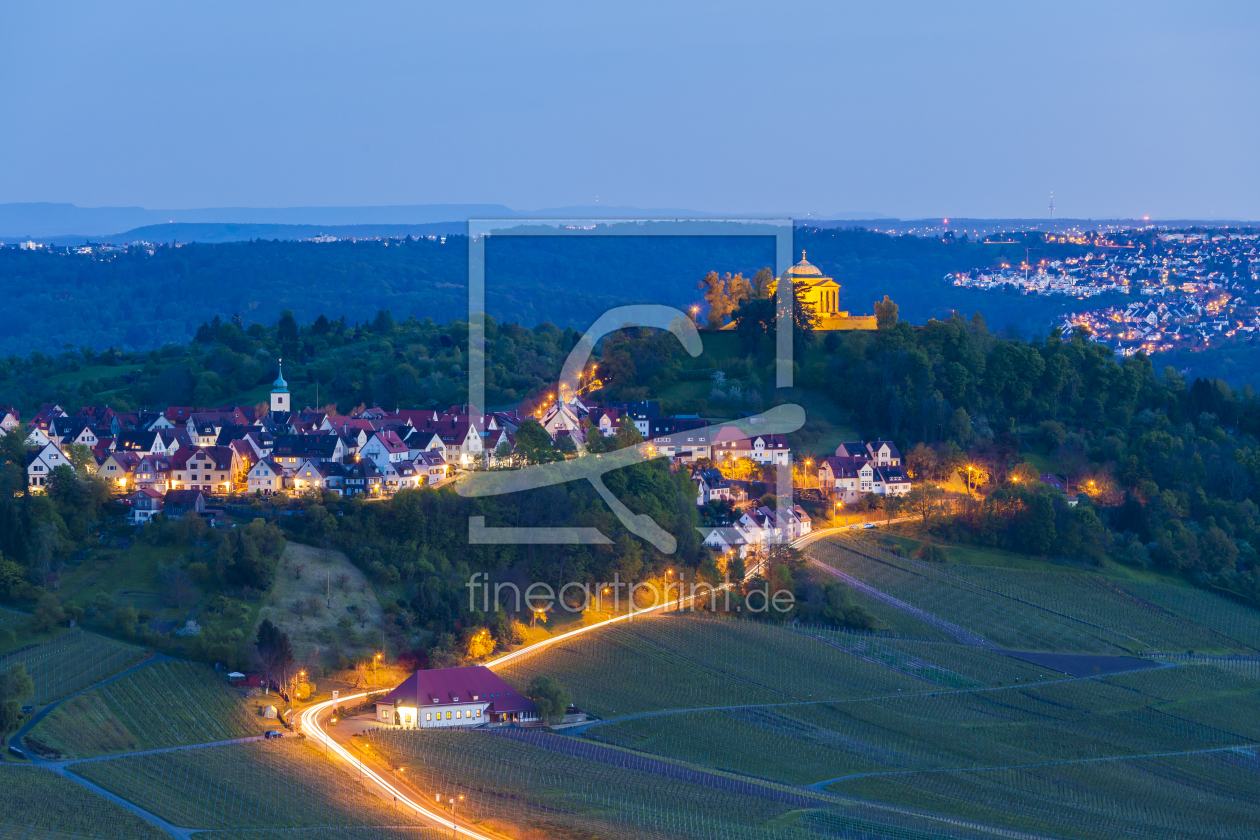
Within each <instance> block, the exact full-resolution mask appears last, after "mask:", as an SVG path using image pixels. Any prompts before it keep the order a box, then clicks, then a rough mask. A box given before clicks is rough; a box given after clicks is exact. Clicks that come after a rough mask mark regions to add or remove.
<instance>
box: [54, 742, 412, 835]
mask: <svg viewBox="0 0 1260 840" xmlns="http://www.w3.org/2000/svg"><path fill="white" fill-rule="evenodd" d="M74 767H75V772H78V773H80V774H81V775H83V776H84V777H86V778H88V779H91V780H92V781H94V782H96V783H97V784H99V785H101V786H103V787H105V788H107V789H109V790H111V791H113V792H114V793H117V794H118V795H119V796H123V797H125V798H127V799H129V800H131V801H132V802H135V803H136V804H138V805H140V806H141V807H142V808H145V809H146V810H149V811H151V812H153V813H155V814H157V815H159V816H161V817H162V818H163V819H166V820H168V821H170V822H172V823H174V824H175V825H180V826H187V827H189V828H199V829H221V830H234V831H240V830H243V829H253V830H254V833H253V836H255V837H257V836H259V834H258V833H257V830H258V829H281V828H303V829H305V828H321V829H329V828H337V829H343V828H355V827H363V826H372V827H375V826H398V825H401V826H411V825H418V823H416V822H415V820H414V819H412V818H410V817H408V816H407V814H406V812H402V811H398V812H396V811H395V810H394V809H393V808H392V807H390V806H388V805H387V804H386V803H385V802H384V801H383V800H381V799H379V798H378V797H376V796H374V795H373V794H370V793H368V792H367V790H366V789H364V788H362V787H360V786H359V785H358V784H357V783H355V782H354V781H353V780H351V778H350V777H349V776H347V775H346V772H345V770H344V769H343V768H341V767H337V766H334V765H333V764H332V763H331V762H330V761H329V760H328V759H326V758H325V757H324V753H323V752H322V751H321V750H317V749H315V748H314V747H312V746H309V745H308V744H307V743H306V742H304V741H302V740H300V739H298V738H286V739H282V740H279V741H252V742H250V743H247V744H233V745H228V746H219V747H204V748H200V749H190V750H173V751H169V752H161V753H150V754H148V755H137V756H127V757H122V758H111V759H105V760H102V761H92V762H85V763H83V764H78V765H75V766H74ZM302 836H305V835H302Z"/></svg>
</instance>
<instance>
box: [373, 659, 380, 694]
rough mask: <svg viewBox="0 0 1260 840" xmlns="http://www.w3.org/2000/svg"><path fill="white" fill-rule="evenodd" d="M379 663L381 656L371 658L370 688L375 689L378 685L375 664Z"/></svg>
mask: <svg viewBox="0 0 1260 840" xmlns="http://www.w3.org/2000/svg"><path fill="white" fill-rule="evenodd" d="M380 661H381V655H380V654H379V653H378V654H376V656H374V657H373V658H372V687H373V688H376V686H378V685H379V684H380V683H379V682H378V681H377V679H376V663H377V662H380Z"/></svg>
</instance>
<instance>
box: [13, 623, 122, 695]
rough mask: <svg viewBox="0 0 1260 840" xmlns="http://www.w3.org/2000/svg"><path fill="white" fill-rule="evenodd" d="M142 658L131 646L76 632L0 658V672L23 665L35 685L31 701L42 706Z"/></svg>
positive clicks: (61, 635) (93, 634)
mask: <svg viewBox="0 0 1260 840" xmlns="http://www.w3.org/2000/svg"><path fill="white" fill-rule="evenodd" d="M143 654H144V650H143V648H138V647H136V646H135V645H129V644H126V643H125V642H119V641H115V640H114V639H109V638H106V637H105V636H98V635H96V634H95V633H87V632H85V631H83V630H77V629H76V630H71V631H69V632H67V633H62V634H60V635H58V636H54V637H53V638H51V639H49V640H48V641H46V642H41V643H40V644H37V645H31V646H29V647H26V648H22V649H19V650H16V651H14V652H13V653H10V654H8V655H7V656H4V657H2V658H0V671H7V670H8V669H9V668H11V667H13V666H14V665H17V664H19V663H20V664H22V665H25V666H26V671H27V673H29V674H30V675H31V679H32V680H33V681H34V683H35V697H34V701H35V703H37V704H43V703H49V702H51V701H53V700H56V699H57V698H58V697H65V696H66V695H67V694H73V693H74V692H76V691H79V690H80V689H83V688H86V687H87V686H89V685H92V684H93V683H97V682H100V681H101V680H103V679H105V678H106V677H108V676H109V675H110V674H113V673H115V672H117V671H121V670H122V669H123V668H125V667H127V666H128V665H130V664H132V663H133V662H135V661H137V660H138V659H139V658H140V657H141V656H142V655H143Z"/></svg>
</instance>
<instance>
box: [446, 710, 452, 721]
mask: <svg viewBox="0 0 1260 840" xmlns="http://www.w3.org/2000/svg"><path fill="white" fill-rule="evenodd" d="M446 719H447V720H450V719H451V713H450V712H447V713H446Z"/></svg>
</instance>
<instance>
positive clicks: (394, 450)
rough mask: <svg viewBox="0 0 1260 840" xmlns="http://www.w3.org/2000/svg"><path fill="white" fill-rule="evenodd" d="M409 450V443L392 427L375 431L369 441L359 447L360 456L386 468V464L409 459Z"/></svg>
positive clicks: (378, 466) (380, 467)
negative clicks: (404, 441)
mask: <svg viewBox="0 0 1260 840" xmlns="http://www.w3.org/2000/svg"><path fill="white" fill-rule="evenodd" d="M408 454H409V450H408V448H407V444H405V443H403V441H402V438H400V437H399V436H398V433H397V432H395V431H394V430H392V429H382V430H381V431H379V432H374V433H373V434H372V436H371V437H370V438H368V441H367V443H365V444H363V446H362V448H360V449H359V456H360V457H362V458H366V459H368V460H369V461H371V462H372V463H374V464H376V466H377V468H378V469H384V468H385V465H386V464H389V463H396V462H398V461H405V460H407V456H408Z"/></svg>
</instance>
